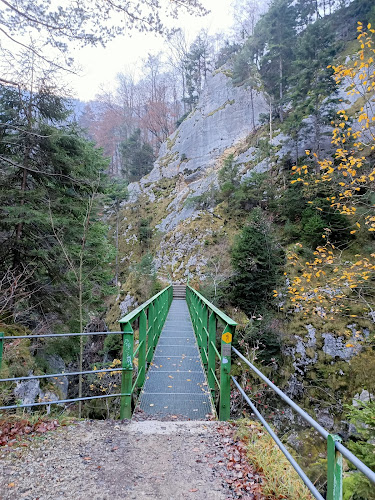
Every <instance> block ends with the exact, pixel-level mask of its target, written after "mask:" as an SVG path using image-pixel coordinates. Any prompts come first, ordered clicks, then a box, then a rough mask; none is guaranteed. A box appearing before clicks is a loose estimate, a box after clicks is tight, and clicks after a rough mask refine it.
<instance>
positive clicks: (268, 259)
mask: <svg viewBox="0 0 375 500" xmlns="http://www.w3.org/2000/svg"><path fill="white" fill-rule="evenodd" d="M283 262H284V259H283V252H282V249H281V248H280V246H279V245H278V244H277V242H276V241H275V238H274V236H273V235H272V232H271V227H270V223H269V222H268V221H267V220H266V219H265V216H264V214H263V213H262V211H261V209H259V208H258V209H255V210H253V211H252V212H251V216H250V221H249V224H248V225H247V226H245V227H244V228H243V230H242V231H241V233H240V234H239V236H238V237H237V239H236V241H235V244H234V246H233V248H232V265H233V268H234V270H235V271H236V275H235V277H234V279H233V287H232V300H233V303H234V304H237V305H238V306H239V307H241V308H242V309H243V310H244V311H245V312H246V313H247V314H254V313H255V312H257V313H258V312H261V311H262V310H263V308H264V305H265V304H266V301H267V299H270V296H271V293H272V289H273V288H275V286H276V284H277V281H278V278H279V275H280V272H281V269H282V265H283Z"/></svg>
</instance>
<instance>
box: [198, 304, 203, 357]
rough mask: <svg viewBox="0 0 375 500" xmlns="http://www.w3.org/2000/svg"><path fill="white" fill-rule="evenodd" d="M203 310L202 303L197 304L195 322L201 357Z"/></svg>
mask: <svg viewBox="0 0 375 500" xmlns="http://www.w3.org/2000/svg"><path fill="white" fill-rule="evenodd" d="M203 311H204V304H203V303H199V304H198V324H197V337H198V347H199V351H200V354H201V358H202V359H203V355H202V349H203Z"/></svg>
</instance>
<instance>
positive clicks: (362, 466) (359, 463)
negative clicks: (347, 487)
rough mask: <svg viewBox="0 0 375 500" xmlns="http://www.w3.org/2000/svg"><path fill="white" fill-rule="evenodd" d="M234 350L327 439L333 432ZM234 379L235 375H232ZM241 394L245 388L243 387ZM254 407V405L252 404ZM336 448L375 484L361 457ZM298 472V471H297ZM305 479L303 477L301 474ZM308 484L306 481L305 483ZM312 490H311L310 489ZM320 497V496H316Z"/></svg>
mask: <svg viewBox="0 0 375 500" xmlns="http://www.w3.org/2000/svg"><path fill="white" fill-rule="evenodd" d="M232 350H233V351H234V352H235V353H236V354H237V356H238V357H239V358H241V359H242V360H243V361H244V362H245V363H246V364H247V365H248V366H249V367H250V368H251V369H252V370H253V371H254V372H255V373H256V374H257V375H258V376H259V377H260V378H261V379H262V380H263V381H264V382H266V384H267V385H268V386H269V387H271V389H273V390H274V392H276V393H277V394H278V395H279V396H280V397H281V398H282V399H283V400H284V401H285V402H286V403H287V404H288V405H289V406H290V407H291V408H293V409H294V410H295V411H296V412H297V413H298V414H299V415H301V417H302V418H303V419H304V420H305V421H306V422H308V423H309V424H310V425H311V426H312V427H314V429H316V430H317V431H318V432H319V434H320V435H321V436H323V437H324V438H325V439H327V438H328V437H329V436H331V434H330V433H329V432H328V431H326V429H324V428H323V427H322V426H321V425H320V424H318V422H316V421H315V420H314V419H313V418H312V417H311V416H310V415H309V414H308V413H307V412H305V411H304V410H302V408H300V407H299V406H298V405H297V404H296V403H295V402H294V401H292V400H291V399H290V398H289V397H288V396H287V395H286V394H284V393H283V392H282V391H281V389H279V388H278V387H277V386H276V385H275V384H274V383H273V382H271V380H269V379H268V378H267V377H266V376H265V375H263V373H262V372H261V371H260V370H258V368H256V367H255V366H254V365H253V364H252V363H250V361H249V360H248V359H246V358H245V357H244V356H243V355H242V354H241V353H240V352H239V351H238V350H237V349H236V348H235V347H233V346H232ZM232 379H233V377H232ZM233 380H234V382H235V384H236V386H237V387H239V385H238V383H237V381H236V380H235V379H233ZM241 394H244V393H243V390H242V388H241ZM246 401H247V402H248V403H249V398H248V397H246ZM249 404H250V403H249ZM250 406H251V408H252V409H253V405H252V404H250ZM334 444H335V448H336V450H337V451H339V452H340V453H341V454H342V455H343V456H344V457H345V458H346V459H347V460H349V461H350V462H351V463H352V464H353V465H354V466H355V467H356V468H357V469H358V470H359V471H361V472H362V473H363V474H364V475H365V476H366V477H367V478H368V479H369V480H370V481H371V482H372V483H374V484H375V472H374V471H372V470H371V469H370V468H369V467H367V465H365V464H364V463H363V462H362V461H361V460H359V458H357V457H356V456H355V455H354V454H353V453H352V452H351V451H349V450H348V449H347V448H346V447H345V446H344V445H343V444H341V443H340V442H339V441H335V442H334ZM297 472H298V471H297ZM301 478H302V479H303V477H302V476H301ZM305 484H306V483H305ZM310 491H311V490H310ZM316 498H318V497H316Z"/></svg>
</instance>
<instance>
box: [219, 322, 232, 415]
mask: <svg viewBox="0 0 375 500" xmlns="http://www.w3.org/2000/svg"><path fill="white" fill-rule="evenodd" d="M234 330H235V327H234V326H230V325H227V326H226V327H225V328H224V333H223V335H222V336H221V365H220V403H219V419H220V420H229V418H230V368H231V354H232V339H233V334H234Z"/></svg>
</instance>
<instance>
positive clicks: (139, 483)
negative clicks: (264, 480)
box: [0, 420, 259, 500]
mask: <svg viewBox="0 0 375 500" xmlns="http://www.w3.org/2000/svg"><path fill="white" fill-rule="evenodd" d="M219 426H221V429H222V426H223V424H222V423H218V422H207V421H204V422H203V421H202V422H200V421H187V422H170V421H167V422H161V421H154V420H150V421H143V422H131V423H126V422H113V421H95V422H90V421H85V422H80V423H78V424H76V425H74V426H69V427H64V428H60V429H59V430H57V431H54V432H51V433H48V434H46V435H44V436H43V437H40V438H38V439H37V440H35V439H34V440H33V441H32V444H30V446H29V447H28V448H22V447H19V448H18V449H16V450H14V451H12V452H10V453H5V452H4V451H1V450H0V454H1V460H0V478H1V483H0V499H1V500H21V499H23V500H37V499H38V500H60V499H71V500H86V499H89V500H120V499H121V500H124V499H126V500H127V499H129V500H132V499H134V500H135V499H137V500H139V499H163V500H180V499H181V500H182V499H184V500H185V499H196V500H198V499H199V500H200V499H204V500H221V499H223V500H226V499H229V498H230V499H232V498H237V496H236V495H235V496H233V495H234V494H232V492H231V490H229V487H228V484H227V482H226V481H225V476H226V464H225V462H226V461H225V459H224V458H223V444H222V441H223V437H222V435H221V434H220V433H219ZM242 498H259V497H258V496H257V497H253V496H252V495H249V496H247V495H246V496H242Z"/></svg>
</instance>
